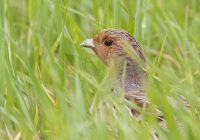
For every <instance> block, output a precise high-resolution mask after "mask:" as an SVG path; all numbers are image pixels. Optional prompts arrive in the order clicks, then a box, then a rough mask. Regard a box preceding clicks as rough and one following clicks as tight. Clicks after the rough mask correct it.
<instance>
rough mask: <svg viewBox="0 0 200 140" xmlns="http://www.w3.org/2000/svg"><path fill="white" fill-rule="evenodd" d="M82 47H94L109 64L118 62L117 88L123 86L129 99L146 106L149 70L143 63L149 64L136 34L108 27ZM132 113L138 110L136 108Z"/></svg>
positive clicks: (99, 55) (85, 42)
mask: <svg viewBox="0 0 200 140" xmlns="http://www.w3.org/2000/svg"><path fill="white" fill-rule="evenodd" d="M80 46H82V47H86V48H90V49H92V50H93V51H94V52H95V54H96V55H97V56H98V57H99V58H100V59H101V60H102V61H103V63H105V65H107V66H108V67H110V66H112V65H114V66H115V68H116V79H117V82H116V87H119V88H120V89H123V91H124V97H125V99H127V100H128V101H131V102H133V103H135V104H136V105H138V106H139V107H143V106H144V99H145V92H144V86H145V81H146V78H147V73H146V72H145V70H144V69H143V68H142V66H141V65H140V64H141V63H144V64H145V57H144V53H143V50H142V48H141V47H140V45H139V43H138V42H137V41H136V39H135V38H134V37H133V36H132V35H130V34H129V33H128V32H127V31H125V30H120V29H110V28H109V29H104V30H102V31H100V32H99V33H97V35H95V36H94V37H93V38H89V39H86V40H84V41H82V42H81V43H80ZM130 53H131V54H130ZM131 112H132V113H133V114H136V113H138V112H137V111H136V110H135V109H131Z"/></svg>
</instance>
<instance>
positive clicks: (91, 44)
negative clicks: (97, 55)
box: [80, 39, 95, 48]
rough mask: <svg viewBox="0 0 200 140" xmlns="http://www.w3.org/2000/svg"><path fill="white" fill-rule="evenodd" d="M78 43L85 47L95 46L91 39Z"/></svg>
mask: <svg viewBox="0 0 200 140" xmlns="http://www.w3.org/2000/svg"><path fill="white" fill-rule="evenodd" d="M80 45H81V46H83V47H86V48H95V46H94V43H93V39H86V40H84V41H83V42H81V44H80Z"/></svg>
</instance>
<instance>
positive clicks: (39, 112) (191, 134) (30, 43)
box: [0, 0, 200, 140]
mask: <svg viewBox="0 0 200 140" xmlns="http://www.w3.org/2000/svg"><path fill="white" fill-rule="evenodd" d="M199 5H200V1H199V0H190V1H188V0H176V1H174V0H167V1H166V0H142V1H141V0H113V1H111V0H93V1H89V0H77V1H76V0H73V1H70V0H1V1H0V139H1V140H8V139H15V140H17V139H22V140H28V139H40V138H43V139H52V140H55V139H58V140H60V139H71V140H76V139H85V140H89V139H91V140H103V139H109V140H111V139H120V140H124V139H129V140H130V139H152V137H151V133H152V131H153V130H155V131H156V132H157V133H158V134H159V137H160V139H162V140H165V139H170V140H172V139H174V140H178V139H179V140H189V139H199V137H200V121H199V116H198V111H199V109H200V98H199V96H200V92H199V91H200V53H199V51H200V45H199V44H200V33H199V32H200V29H199V28H200V7H199ZM103 28H119V29H124V30H127V31H128V32H130V33H131V34H132V35H134V36H135V38H136V39H137V40H138V42H139V43H140V45H141V46H142V47H143V50H144V53H145V56H146V60H147V66H146V69H147V71H148V81H147V84H146V93H147V95H148V98H149V100H150V102H151V104H152V105H151V107H150V110H149V111H145V110H144V111H143V112H142V114H143V120H142V121H141V122H137V121H136V120H135V119H134V118H133V117H131V115H130V114H129V113H128V111H127V109H126V105H127V104H130V103H128V102H127V101H125V100H124V99H123V97H113V96H112V95H111V91H110V88H109V83H110V82H111V81H110V80H109V79H110V77H111V74H112V71H110V70H109V69H107V68H106V67H105V66H104V64H103V63H102V62H101V61H100V60H99V59H98V58H97V56H96V55H95V54H94V53H93V52H92V51H91V50H88V49H86V48H81V47H80V45H79V44H80V42H81V41H82V40H84V39H86V38H89V37H92V36H93V35H95V34H96V33H97V32H98V31H100V30H101V29H103ZM180 95H183V96H185V97H186V98H187V100H188V102H189V103H190V105H191V107H190V108H185V107H184V105H183V103H182V102H181V100H180V98H179V96H180ZM169 97H170V98H171V99H173V100H176V102H177V105H176V106H172V105H171V104H170V100H169ZM113 106H115V107H116V112H114V111H113V109H112V108H113ZM155 108H159V109H160V110H161V111H162V112H163V114H164V117H165V120H166V124H167V127H168V130H167V131H166V130H163V129H162V128H161V127H160V126H159V123H158V122H157V121H156V119H155ZM177 120H178V122H177Z"/></svg>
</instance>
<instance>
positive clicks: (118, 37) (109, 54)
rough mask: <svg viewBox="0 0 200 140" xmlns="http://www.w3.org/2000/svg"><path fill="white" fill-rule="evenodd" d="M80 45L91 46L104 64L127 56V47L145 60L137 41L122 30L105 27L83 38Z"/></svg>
mask: <svg viewBox="0 0 200 140" xmlns="http://www.w3.org/2000/svg"><path fill="white" fill-rule="evenodd" d="M80 45H81V46H83V47H87V48H91V49H92V50H93V51H94V52H95V53H96V54H97V55H98V57H99V58H100V59H101V60H102V61H103V62H104V63H105V64H109V62H111V60H114V61H115V60H116V59H118V58H127V56H128V52H127V50H128V51H129V48H132V50H133V51H134V52H135V54H136V57H138V58H139V59H140V60H142V61H145V58H144V55H143V52H142V49H141V47H140V46H139V44H138V43H137V41H136V40H135V39H134V38H133V37H132V36H131V35H130V34H128V33H127V32H126V31H123V30H118V29H105V30H103V31H101V32H99V33H98V34H97V35H96V36H95V37H93V38H91V39H86V40H84V41H83V42H82V43H81V44H80Z"/></svg>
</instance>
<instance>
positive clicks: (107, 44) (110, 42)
mask: <svg viewBox="0 0 200 140" xmlns="http://www.w3.org/2000/svg"><path fill="white" fill-rule="evenodd" d="M112 43H113V41H112V40H109V39H106V40H105V41H104V45H105V46H111V45H112Z"/></svg>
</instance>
